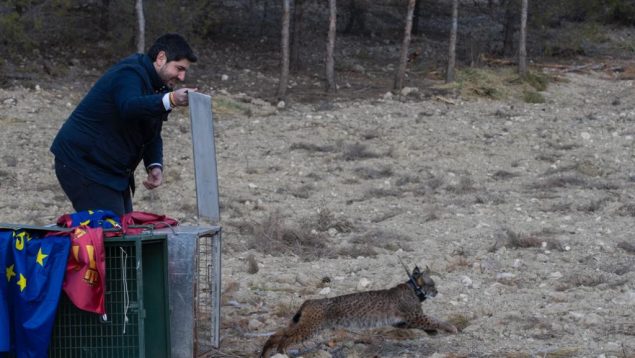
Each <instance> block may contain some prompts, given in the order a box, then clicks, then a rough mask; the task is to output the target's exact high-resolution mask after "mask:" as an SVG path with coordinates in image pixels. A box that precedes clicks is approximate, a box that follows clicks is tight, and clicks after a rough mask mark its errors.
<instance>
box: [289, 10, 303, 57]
mask: <svg viewBox="0 0 635 358" xmlns="http://www.w3.org/2000/svg"><path fill="white" fill-rule="evenodd" d="M303 21H304V0H295V4H294V6H293V32H292V34H291V36H292V37H293V40H292V41H291V68H293V69H298V68H300V66H301V64H300V47H301V46H302V45H301V44H302V22H303Z"/></svg>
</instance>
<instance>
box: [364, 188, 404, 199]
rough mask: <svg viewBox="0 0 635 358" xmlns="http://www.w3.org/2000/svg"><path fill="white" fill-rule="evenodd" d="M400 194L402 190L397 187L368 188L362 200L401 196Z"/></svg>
mask: <svg viewBox="0 0 635 358" xmlns="http://www.w3.org/2000/svg"><path fill="white" fill-rule="evenodd" d="M400 195H401V191H399V190H397V189H386V188H372V189H368V190H366V192H365V193H364V196H363V197H362V199H361V200H368V199H373V198H385V197H391V196H400Z"/></svg>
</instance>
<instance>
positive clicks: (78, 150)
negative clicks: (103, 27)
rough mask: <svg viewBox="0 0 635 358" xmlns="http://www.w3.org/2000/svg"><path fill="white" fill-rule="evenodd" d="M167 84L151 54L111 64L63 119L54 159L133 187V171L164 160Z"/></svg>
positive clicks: (95, 178) (109, 181)
mask: <svg viewBox="0 0 635 358" xmlns="http://www.w3.org/2000/svg"><path fill="white" fill-rule="evenodd" d="M169 90H170V89H169V88H167V87H166V86H165V84H164V83H163V81H162V80H161V78H160V77H159V75H158V74H157V72H156V70H155V69H154V65H153V64H152V60H150V58H149V57H148V56H146V55H143V54H137V55H132V56H130V57H128V58H126V59H124V60H122V61H121V62H119V63H118V64H116V65H114V66H113V67H112V68H110V69H109V70H108V71H107V72H106V73H105V74H104V75H103V76H102V77H101V78H100V79H99V80H98V81H97V82H96V83H95V85H94V86H93V88H91V90H90V91H89V92H88V94H86V96H85V97H84V98H83V99H82V101H81V102H80V103H79V105H78V106H77V108H75V110H74V111H73V113H72V114H71V115H70V117H69V118H68V120H67V121H66V122H65V123H64V125H63V126H62V128H61V129H60V131H59V132H58V134H57V136H56V137H55V139H54V140H53V144H52V145H51V152H53V154H54V155H55V158H56V159H57V160H59V161H61V162H63V163H64V164H66V165H68V166H70V167H71V168H73V169H75V170H77V171H79V172H81V173H82V174H84V175H85V176H86V177H88V179H90V180H92V181H94V182H97V183H99V184H102V185H106V186H108V187H111V188H113V189H115V190H118V191H123V190H125V189H126V188H127V187H128V186H129V185H130V186H131V187H132V188H133V189H134V179H133V173H134V170H135V168H136V167H137V165H138V164H139V162H141V160H142V159H143V161H144V163H145V165H146V167H147V166H148V165H149V164H152V163H160V164H163V140H162V138H161V126H162V124H163V121H165V120H167V115H168V113H169V111H166V109H165V107H164V106H163V102H162V99H163V96H164V94H165V93H166V92H168V91H169Z"/></svg>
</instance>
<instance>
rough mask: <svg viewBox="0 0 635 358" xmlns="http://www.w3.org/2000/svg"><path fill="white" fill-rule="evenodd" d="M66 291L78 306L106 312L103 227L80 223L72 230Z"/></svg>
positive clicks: (98, 312)
mask: <svg viewBox="0 0 635 358" xmlns="http://www.w3.org/2000/svg"><path fill="white" fill-rule="evenodd" d="M70 241H71V253H70V255H69V257H68V264H67V266H66V279H65V280H64V292H66V295H67V296H68V298H70V300H71V301H72V302H73V304H75V306H76V307H77V308H80V309H82V310H85V311H89V312H94V313H97V314H100V315H103V314H105V313H106V304H105V294H106V254H105V251H104V234H103V229H102V228H90V227H88V226H83V225H82V226H79V227H76V228H74V229H73V232H72V233H71V240H70Z"/></svg>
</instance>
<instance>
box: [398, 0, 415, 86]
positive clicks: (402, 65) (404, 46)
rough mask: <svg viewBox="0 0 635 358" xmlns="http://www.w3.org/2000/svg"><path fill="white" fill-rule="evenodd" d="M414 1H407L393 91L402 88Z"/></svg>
mask: <svg viewBox="0 0 635 358" xmlns="http://www.w3.org/2000/svg"><path fill="white" fill-rule="evenodd" d="M415 3H416V0H408V12H407V13H406V28H405V30H404V35H403V42H402V43H401V54H400V55H399V68H398V69H397V74H396V75H395V84H394V90H396V91H399V90H401V89H402V88H403V78H404V75H405V74H406V61H407V59H408V47H409V46H410V33H411V31H412V14H413V13H414V9H415Z"/></svg>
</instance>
